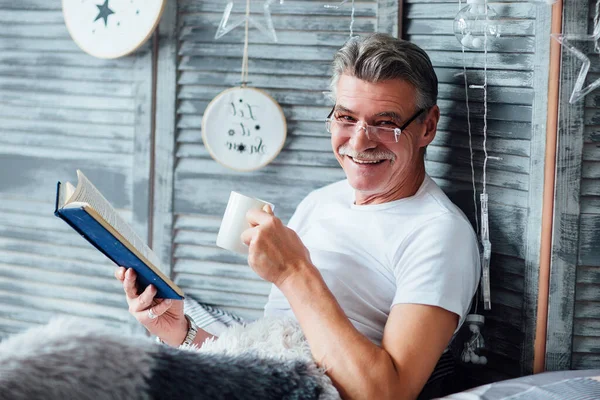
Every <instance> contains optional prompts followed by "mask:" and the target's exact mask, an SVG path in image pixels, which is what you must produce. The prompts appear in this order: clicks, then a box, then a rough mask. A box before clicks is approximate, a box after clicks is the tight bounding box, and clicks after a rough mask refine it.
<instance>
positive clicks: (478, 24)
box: [454, 0, 500, 50]
mask: <svg viewBox="0 0 600 400" xmlns="http://www.w3.org/2000/svg"><path fill="white" fill-rule="evenodd" d="M496 18H497V14H496V11H494V9H492V8H491V7H490V6H489V5H488V4H487V1H486V0H467V6H466V7H464V8H461V9H460V11H459V12H458V14H456V18H454V35H455V36H456V39H458V41H459V43H460V44H461V45H462V46H464V47H466V48H467V49H475V50H476V49H481V48H482V46H483V42H484V36H488V39H487V40H488V42H489V43H491V41H490V36H491V37H500V24H499V23H497V21H496Z"/></svg>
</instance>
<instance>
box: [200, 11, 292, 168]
mask: <svg viewBox="0 0 600 400" xmlns="http://www.w3.org/2000/svg"><path fill="white" fill-rule="evenodd" d="M265 4H266V3H265ZM245 15H246V18H245V19H244V22H245V30H244V33H245V34H244V53H243V55H242V72H241V76H240V87H234V88H230V89H227V90H225V91H223V92H221V93H219V94H218V95H217V96H216V97H215V98H214V99H213V100H212V101H211V102H210V104H209V105H208V106H207V107H206V110H205V111H204V115H203V116H202V141H203V143H204V146H205V147H206V149H207V151H208V153H209V154H210V156H211V157H212V158H213V159H214V160H215V161H217V162H218V163H220V164H221V165H223V166H225V167H227V168H231V169H234V170H236V171H242V172H245V171H254V170H256V169H259V168H261V167H264V166H265V165H267V164H269V163H270V162H271V161H272V160H273V159H274V158H275V157H276V156H277V155H278V154H279V152H280V151H281V149H282V148H283V145H284V143H285V138H286V135H287V124H286V120H285V116H284V115H283V110H282V109H281V106H280V105H279V104H278V103H277V101H275V100H274V99H273V98H272V97H271V96H269V95H268V94H267V93H265V92H264V91H262V90H259V89H256V88H251V87H248V83H249V82H248V41H249V24H250V23H251V19H250V0H246V13H245ZM271 25H272V24H271ZM230 30H231V29H230Z"/></svg>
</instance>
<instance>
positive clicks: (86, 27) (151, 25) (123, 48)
mask: <svg viewBox="0 0 600 400" xmlns="http://www.w3.org/2000/svg"><path fill="white" fill-rule="evenodd" d="M98 3H99V4H98ZM165 4H166V0H131V1H128V2H125V1H123V0H117V1H115V0H113V1H106V0H98V1H90V0H62V10H63V16H64V19H65V25H66V26H67V30H68V31H69V34H70V35H71V38H72V39H73V41H74V42H75V43H76V44H77V46H79V47H80V48H81V50H83V51H85V52H86V53H88V54H90V55H92V56H94V57H97V58H105V59H112V58H118V57H122V56H125V55H127V54H130V53H132V52H134V51H135V50H137V49H138V48H139V47H140V46H142V45H143V44H144V43H145V42H146V41H147V40H148V39H149V38H150V36H151V35H152V33H153V32H154V30H155V29H156V26H157V25H158V22H159V21H160V17H161V15H162V13H163V11H164V8H165ZM101 7H102V8H101ZM107 8H108V9H107Z"/></svg>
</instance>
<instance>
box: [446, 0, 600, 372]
mask: <svg viewBox="0 0 600 400" xmlns="http://www.w3.org/2000/svg"><path fill="white" fill-rule="evenodd" d="M467 1H468V4H469V5H468V6H467V7H464V8H463V7H462V4H461V1H460V0H459V3H458V8H459V13H458V15H457V17H456V19H455V25H454V27H455V33H456V34H457V35H456V36H457V39H458V40H459V42H460V44H461V49H462V60H463V72H462V75H463V77H464V79H463V80H464V87H465V100H466V106H467V129H468V133H469V150H470V164H471V179H472V183H473V206H474V209H475V224H476V226H477V231H478V233H479V235H480V245H481V247H480V251H481V254H480V255H481V268H482V277H481V284H480V288H479V290H478V291H477V293H476V295H475V310H474V313H473V314H469V315H468V316H467V318H466V321H465V322H466V325H467V326H468V328H469V332H468V333H467V334H470V337H469V338H468V340H466V341H465V343H464V346H463V351H462V354H461V360H462V361H463V362H465V363H472V364H480V365H484V364H487V362H488V360H487V357H486V356H485V355H484V353H485V340H484V338H483V333H482V329H483V325H484V322H485V318H484V317H483V316H482V315H479V314H478V313H477V312H478V306H479V296H480V293H482V295H483V306H484V309H485V310H490V309H491V308H492V303H491V291H490V260H491V255H492V244H491V241H490V232H489V213H488V193H487V163H488V160H490V159H497V160H499V159H500V158H498V157H492V156H490V155H489V154H488V151H487V114H488V107H487V86H488V80H487V67H488V66H487V61H488V60H487V58H488V57H487V51H488V40H489V36H490V35H491V36H492V37H499V34H500V29H499V26H495V27H494V28H493V29H491V28H490V27H492V26H494V25H492V24H491V23H490V20H489V16H490V14H492V13H493V15H494V16H495V15H496V14H495V12H493V10H492V9H491V8H490V7H489V6H488V4H487V0H483V1H481V0H467ZM599 1H600V0H599ZM466 16H473V17H474V18H471V19H470V20H469V21H471V22H470V23H468V22H467V20H468V18H467V17H466ZM473 20H477V21H478V25H473V23H472V21H473ZM475 26H476V27H478V28H477V29H474V27H475ZM480 35H481V36H482V37H480ZM479 40H481V42H479ZM465 48H471V49H473V48H483V52H484V54H483V58H484V67H483V85H469V84H468V79H467V68H466V57H465ZM469 89H477V90H483V109H484V113H483V146H482V147H483V153H484V161H483V171H482V192H481V194H480V207H479V209H480V211H481V214H480V221H481V225H479V221H478V219H477V214H478V212H477V211H478V210H477V209H478V207H477V188H476V184H475V167H474V162H473V156H474V151H473V142H472V129H471V115H470V114H471V113H470V108H469Z"/></svg>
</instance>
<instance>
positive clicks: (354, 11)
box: [323, 0, 356, 38]
mask: <svg viewBox="0 0 600 400" xmlns="http://www.w3.org/2000/svg"><path fill="white" fill-rule="evenodd" d="M346 3H348V0H342V1H341V2H340V3H338V4H325V5H324V6H323V7H325V8H332V9H334V10H338V9H340V8H342V6H343V5H344V4H346ZM350 3H351V4H352V10H351V11H350V38H352V37H353V36H354V21H355V19H354V14H355V13H356V7H354V0H350Z"/></svg>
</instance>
